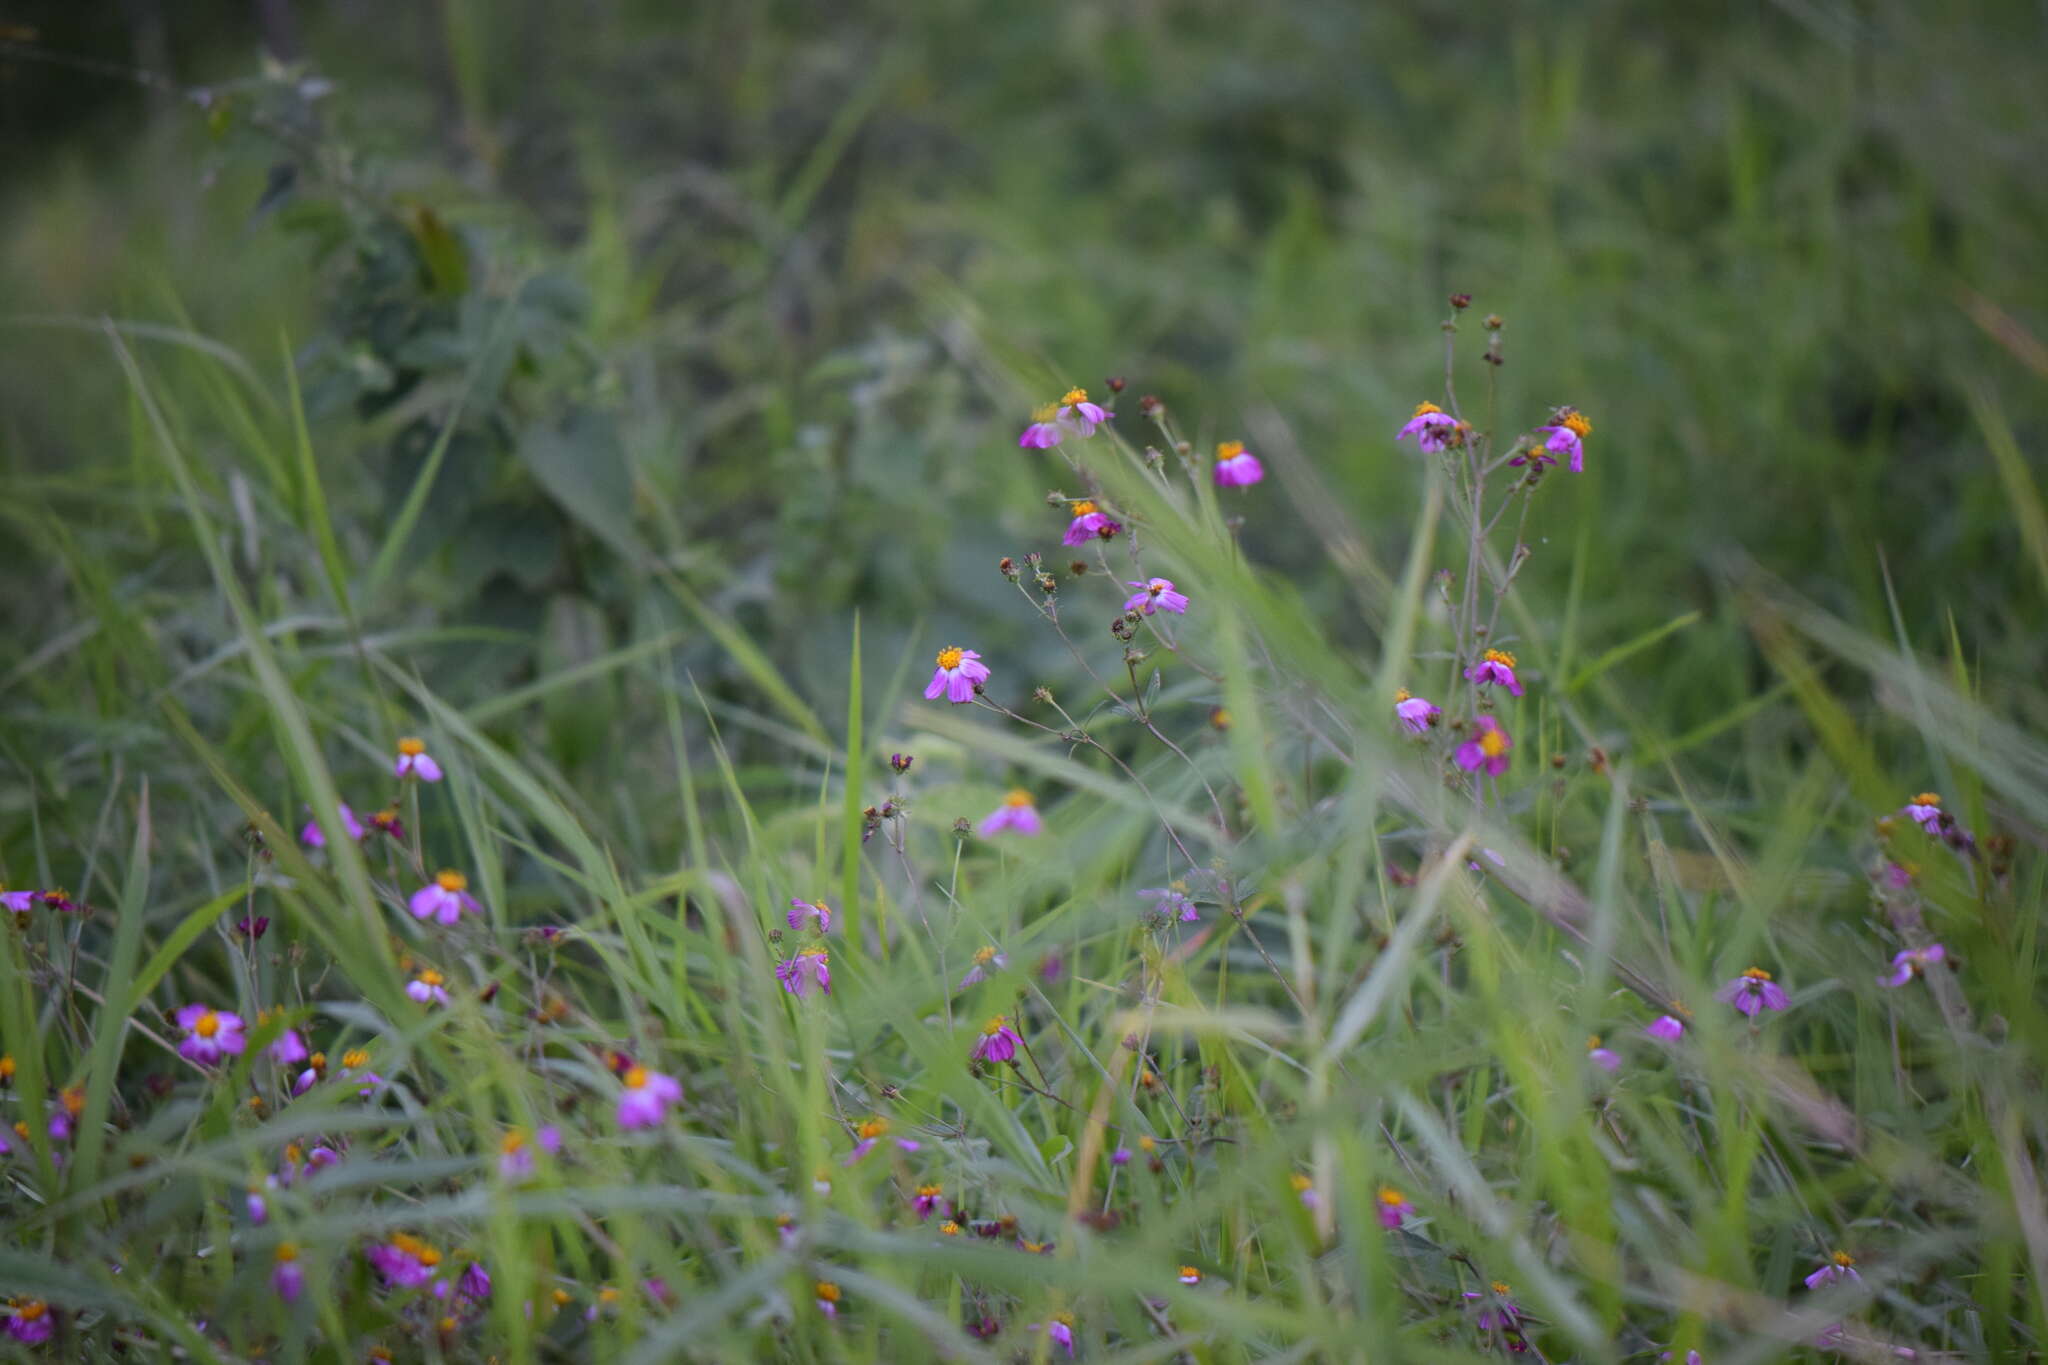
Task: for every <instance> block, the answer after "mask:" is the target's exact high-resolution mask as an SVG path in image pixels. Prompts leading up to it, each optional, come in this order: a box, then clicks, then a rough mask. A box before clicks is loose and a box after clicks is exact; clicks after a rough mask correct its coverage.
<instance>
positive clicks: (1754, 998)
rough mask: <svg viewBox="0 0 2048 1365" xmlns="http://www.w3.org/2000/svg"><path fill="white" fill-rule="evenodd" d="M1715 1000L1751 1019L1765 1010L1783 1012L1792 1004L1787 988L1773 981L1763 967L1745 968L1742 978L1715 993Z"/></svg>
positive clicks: (1734, 980)
mask: <svg viewBox="0 0 2048 1365" xmlns="http://www.w3.org/2000/svg"><path fill="white" fill-rule="evenodd" d="M1714 998H1715V999H1716V1000H1719V1001H1721V1002H1722V1003H1723V1004H1728V1005H1733V1006H1735V1008H1736V1009H1739V1010H1741V1011H1742V1012H1743V1013H1744V1014H1746V1015H1749V1016H1750V1017H1751V1018H1754V1017H1755V1016H1756V1015H1757V1014H1758V1013H1759V1012H1761V1011H1763V1010H1781V1009H1784V1008H1785V1007H1786V1006H1787V1005H1789V1004H1791V1003H1792V1001H1791V1000H1790V998H1789V997H1787V996H1786V994H1785V988H1784V987H1782V986H1780V985H1778V984H1777V983H1776V982H1774V981H1772V980H1771V974H1770V973H1769V972H1767V971H1765V970H1764V969H1763V968H1761V967H1746V968H1744V969H1743V972H1742V975H1741V976H1738V977H1735V978H1734V979H1733V980H1731V981H1729V982H1728V984H1727V985H1725V986H1723V987H1721V989H1720V990H1718V991H1715V992H1714Z"/></svg>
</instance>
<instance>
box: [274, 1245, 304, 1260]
mask: <svg viewBox="0 0 2048 1365" xmlns="http://www.w3.org/2000/svg"><path fill="white" fill-rule="evenodd" d="M272 1254H273V1255H275V1256H276V1257H277V1259H278V1260H280V1261H296V1260H298V1259H299V1248H298V1244H297V1243H295V1242H279V1243H278V1244H277V1250H276V1251H275V1252H273V1253H272Z"/></svg>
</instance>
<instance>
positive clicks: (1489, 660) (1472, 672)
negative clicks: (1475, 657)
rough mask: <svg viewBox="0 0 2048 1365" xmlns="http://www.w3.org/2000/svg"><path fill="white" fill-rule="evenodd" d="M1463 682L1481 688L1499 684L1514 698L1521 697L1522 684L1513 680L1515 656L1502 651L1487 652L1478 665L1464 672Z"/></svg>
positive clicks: (1491, 650) (1492, 650)
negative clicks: (1471, 683) (1489, 684)
mask: <svg viewBox="0 0 2048 1365" xmlns="http://www.w3.org/2000/svg"><path fill="white" fill-rule="evenodd" d="M1465 681H1467V682H1474V683H1478V684H1479V685H1480V686H1482V687H1484V686H1485V685H1486V684H1488V683H1499V684H1500V685H1501V686H1502V687H1505V688H1506V689H1507V690H1508V691H1509V692H1511V693H1513V694H1514V695H1515V696H1518V697H1519V696H1521V695H1522V684H1521V683H1519V682H1517V681H1516V680H1515V656H1514V655H1512V654H1510V653H1508V652H1507V651H1506V650H1504V649H1489V650H1487V651H1486V653H1485V654H1483V655H1481V656H1480V659H1479V662H1478V663H1476V664H1474V665H1472V667H1470V668H1468V669H1466V670H1465Z"/></svg>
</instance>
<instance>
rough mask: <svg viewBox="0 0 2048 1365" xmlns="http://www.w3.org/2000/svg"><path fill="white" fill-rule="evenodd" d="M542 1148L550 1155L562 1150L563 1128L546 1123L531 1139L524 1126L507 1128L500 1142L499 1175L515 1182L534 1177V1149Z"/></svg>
mask: <svg viewBox="0 0 2048 1365" xmlns="http://www.w3.org/2000/svg"><path fill="white" fill-rule="evenodd" d="M536 1147H538V1148H540V1150H542V1151H543V1152H546V1153H547V1154H548V1155H549V1156H553V1155H554V1154H555V1153H557V1152H559V1151H561V1150H562V1130H561V1129H559V1128H557V1127H555V1126H554V1125H553V1124H552V1123H550V1124H547V1125H545V1126H544V1127H542V1128H541V1130H540V1131H539V1132H537V1133H535V1134H534V1135H533V1138H532V1139H531V1140H528V1138H527V1136H526V1130H525V1129H524V1128H512V1129H508V1130H506V1133H505V1136H504V1137H503V1138H502V1139H501V1140H500V1141H499V1143H498V1176H499V1178H500V1179H503V1180H509V1181H512V1182H514V1183H515V1184H516V1183H517V1182H519V1181H521V1180H530V1179H532V1177H533V1170H534V1161H533V1149H534V1148H536Z"/></svg>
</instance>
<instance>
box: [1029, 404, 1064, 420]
mask: <svg viewBox="0 0 2048 1365" xmlns="http://www.w3.org/2000/svg"><path fill="white" fill-rule="evenodd" d="M1059 415H1060V405H1059V404H1057V403H1047V404H1046V405H1045V406H1044V407H1042V408H1033V409H1032V410H1031V420H1032V421H1034V422H1050V421H1051V420H1052V419H1053V418H1055V417H1057V416H1059Z"/></svg>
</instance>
